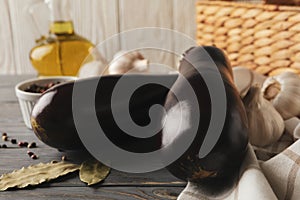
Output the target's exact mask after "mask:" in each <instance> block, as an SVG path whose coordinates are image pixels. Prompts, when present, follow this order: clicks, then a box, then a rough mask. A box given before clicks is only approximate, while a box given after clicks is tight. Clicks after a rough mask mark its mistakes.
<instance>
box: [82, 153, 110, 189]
mask: <svg viewBox="0 0 300 200" xmlns="http://www.w3.org/2000/svg"><path fill="white" fill-rule="evenodd" d="M109 172H110V168H109V167H107V166H105V165H103V164H102V163H100V162H99V161H98V160H95V159H93V160H87V161H85V162H83V163H82V164H81V166H80V171H79V177H80V180H81V181H82V182H84V183H87V184H88V185H89V186H90V185H94V184H96V183H99V182H101V181H102V180H104V179H105V178H106V177H107V176H108V174H109Z"/></svg>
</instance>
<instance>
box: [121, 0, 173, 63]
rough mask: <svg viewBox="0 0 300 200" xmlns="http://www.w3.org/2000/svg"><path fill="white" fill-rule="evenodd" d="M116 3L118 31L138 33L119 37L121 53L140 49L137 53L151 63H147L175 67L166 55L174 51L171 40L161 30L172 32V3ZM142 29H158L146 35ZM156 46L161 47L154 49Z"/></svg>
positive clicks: (169, 0)
mask: <svg viewBox="0 0 300 200" xmlns="http://www.w3.org/2000/svg"><path fill="white" fill-rule="evenodd" d="M119 2H120V5H119V8H120V9H119V13H120V14H119V16H120V31H121V32H122V31H128V30H132V29H139V30H137V31H135V32H132V33H131V34H130V35H128V34H123V35H121V36H120V42H121V49H123V50H133V49H135V48H141V50H140V52H141V53H142V54H143V55H144V56H145V57H146V58H148V59H149V60H150V63H159V64H163V65H167V66H169V67H174V61H173V60H174V57H173V55H172V53H168V52H166V51H165V50H171V51H172V50H173V46H174V45H173V42H174V41H173V38H172V37H169V34H167V33H166V32H167V31H165V30H163V29H160V28H165V29H173V17H172V16H173V8H172V7H173V6H172V5H173V0H164V1H160V0H152V1H148V0H131V1H130V3H128V1H126V0H120V1H119ZM145 27H157V29H156V30H155V31H153V32H149V31H146V30H145V31H144V29H143V28H145ZM155 44H160V47H159V48H157V47H156V48H155V49H153V48H152V47H153V45H154V46H155ZM164 49H165V50H164ZM157 67H159V66H157Z"/></svg>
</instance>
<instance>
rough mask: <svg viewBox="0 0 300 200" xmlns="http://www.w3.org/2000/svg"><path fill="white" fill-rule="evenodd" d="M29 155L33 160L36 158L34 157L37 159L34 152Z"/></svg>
mask: <svg viewBox="0 0 300 200" xmlns="http://www.w3.org/2000/svg"><path fill="white" fill-rule="evenodd" d="M30 157H31V158H32V159H33V160H36V159H38V156H37V155H35V154H33V155H31V156H30Z"/></svg>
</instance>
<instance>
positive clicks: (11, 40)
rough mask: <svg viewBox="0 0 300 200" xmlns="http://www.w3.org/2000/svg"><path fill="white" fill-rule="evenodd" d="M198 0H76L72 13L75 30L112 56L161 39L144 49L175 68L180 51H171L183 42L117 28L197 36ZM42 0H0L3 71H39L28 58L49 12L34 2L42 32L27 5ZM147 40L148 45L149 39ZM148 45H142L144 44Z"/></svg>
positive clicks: (45, 27)
mask: <svg viewBox="0 0 300 200" xmlns="http://www.w3.org/2000/svg"><path fill="white" fill-rule="evenodd" d="M195 1H196V0H188V1H179V0H174V1H173V0H164V1H160V0H153V1H147V0H130V1H125V0H101V1H100V0H72V9H71V14H72V17H73V21H74V25H75V31H76V32H77V33H78V34H80V35H82V36H84V37H86V38H87V39H89V40H91V41H92V42H93V43H94V44H96V45H98V44H102V45H99V46H98V47H99V50H100V52H101V54H102V55H103V56H104V57H106V58H107V60H108V61H110V60H111V59H112V57H113V55H114V54H115V53H116V52H118V51H119V50H121V49H125V50H126V49H130V47H131V46H132V45H134V44H140V45H143V44H144V42H145V41H151V40H154V41H157V42H158V43H160V44H161V46H162V48H165V49H171V50H170V52H166V51H162V50H158V49H156V50H155V49H144V50H143V51H142V53H143V54H145V56H146V57H148V58H149V59H150V61H151V62H152V63H160V64H165V65H167V66H170V67H176V63H177V60H178V56H175V55H174V54H173V52H174V51H175V50H176V51H177V50H178V51H179V52H183V51H184V50H185V49H186V46H189V45H185V42H182V41H181V40H180V39H178V38H176V37H174V36H170V35H169V34H166V33H165V32H164V31H158V32H157V33H155V34H152V35H151V34H150V35H149V36H145V35H144V34H142V33H138V34H137V35H136V36H134V38H133V39H132V40H128V39H126V38H124V37H123V38H122V37H119V36H116V34H117V33H119V32H123V31H126V30H131V29H134V28H142V27H160V28H166V29H171V30H175V31H179V32H182V33H184V34H186V35H187V36H190V37H191V38H195V20H194V15H195ZM35 2H42V0H23V1H19V0H0V11H1V13H3V15H2V17H1V19H0V42H1V45H3V46H2V47H3V48H1V50H0V74H35V73H36V71H35V70H34V69H33V67H32V66H31V63H30V61H29V56H28V55H29V51H30V50H31V48H32V47H33V46H35V39H38V38H39V37H40V34H39V32H41V33H42V34H47V32H48V22H49V21H48V14H49V11H47V10H46V7H45V6H38V7H34V9H33V10H35V14H34V15H35V16H36V18H37V19H38V20H36V23H37V24H38V25H39V31H36V28H35V26H34V24H33V23H32V19H31V17H30V15H29V13H28V8H29V7H30V5H32V4H33V3H35ZM145 45H147V44H146V43H145ZM145 45H144V46H145Z"/></svg>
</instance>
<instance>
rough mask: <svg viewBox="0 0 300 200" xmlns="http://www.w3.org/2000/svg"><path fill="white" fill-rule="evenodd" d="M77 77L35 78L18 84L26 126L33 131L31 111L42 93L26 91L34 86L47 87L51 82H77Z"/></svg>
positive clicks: (16, 90) (16, 87)
mask: <svg viewBox="0 0 300 200" xmlns="http://www.w3.org/2000/svg"><path fill="white" fill-rule="evenodd" d="M76 79H77V78H76V77H70V76H59V77H49V78H35V79H30V80H26V81H23V82H21V83H18V84H17V85H16V86H15V92H16V96H17V97H18V100H19V104H20V108H21V112H22V116H23V120H24V122H25V125H26V126H27V127H28V128H30V129H31V123H30V116H31V111H32V109H33V106H34V104H35V103H36V102H37V100H38V99H39V98H40V96H41V95H42V93H32V92H25V91H24V90H25V89H26V88H27V87H28V86H30V85H32V84H34V83H35V84H37V85H45V84H47V83H51V82H67V81H71V80H76Z"/></svg>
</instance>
